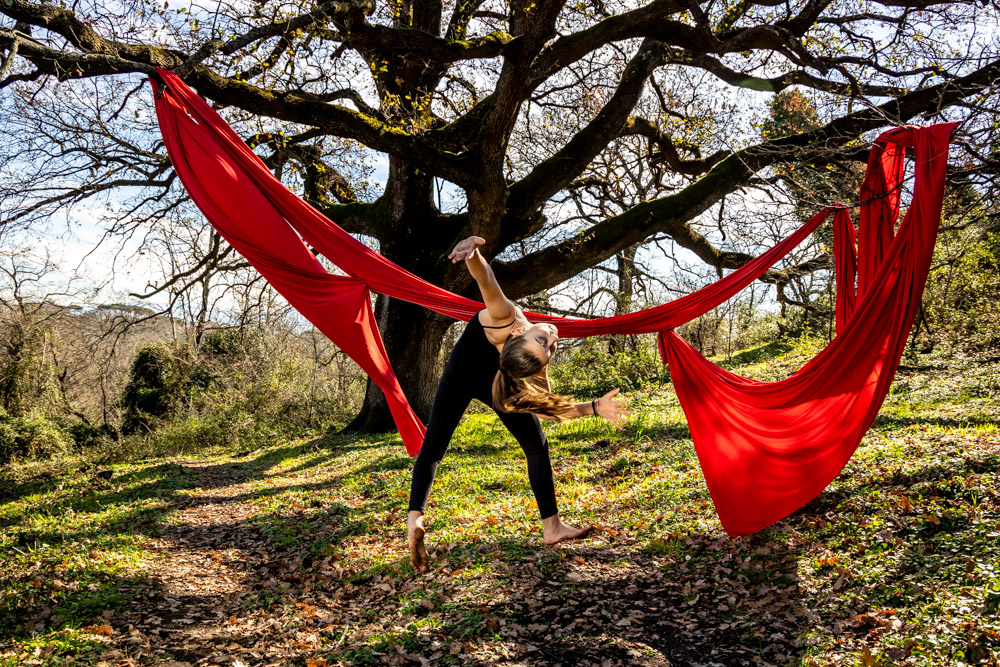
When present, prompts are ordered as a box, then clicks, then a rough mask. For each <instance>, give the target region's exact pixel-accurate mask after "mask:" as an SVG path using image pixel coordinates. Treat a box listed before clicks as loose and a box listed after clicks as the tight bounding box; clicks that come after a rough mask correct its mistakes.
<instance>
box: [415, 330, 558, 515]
mask: <svg viewBox="0 0 1000 667" xmlns="http://www.w3.org/2000/svg"><path fill="white" fill-rule="evenodd" d="M499 357H500V355H499V353H498V352H497V349H496V348H495V347H494V346H493V344H492V343H490V342H489V340H488V339H487V338H486V333H485V332H484V331H483V328H482V325H481V324H480V323H479V318H478V316H477V317H473V318H472V321H471V322H470V323H469V325H468V326H467V327H466V328H465V331H464V332H463V333H462V337H461V338H459V341H458V343H457V344H456V345H455V349H453V350H452V352H451V356H450V357H449V358H448V365H447V366H446V367H445V369H444V374H443V375H442V376H441V384H439V385H438V388H437V393H436V394H434V404H433V406H432V407H431V419H430V422H429V423H428V424H427V435H426V436H425V437H424V443H423V446H422V447H421V448H420V454H419V456H417V460H416V463H414V465H413V481H412V482H411V484H410V511H414V510H416V511H418V512H423V511H424V508H425V507H426V506H427V496H428V495H429V494H430V491H431V484H432V483H433V482H434V474H435V473H436V472H437V467H438V464H439V463H440V462H441V459H442V458H444V453H445V451H446V450H447V449H448V443H449V442H450V441H451V436H452V434H453V433H454V432H455V427H457V426H458V422H459V421H460V420H461V419H462V415H463V414H465V409H466V408H467V407H469V403H470V402H471V401H472V399H473V398H477V399H479V400H480V401H482V402H483V403H485V404H486V405H489V406H491V407H492V405H493V400H492V397H491V388H492V386H493V378H494V377H495V376H496V373H497V369H498V367H499ZM494 411H496V410H494ZM496 413H497V416H498V417H500V421H501V422H503V425H504V426H506V427H507V430H508V431H510V432H511V435H513V436H514V437H515V438H516V439H517V442H518V443H519V444H520V445H521V449H522V450H524V455H525V457H526V458H527V460H528V481H529V482H530V483H531V490H532V492H534V494H535V502H536V503H538V512H539V514H541V517H542V518H543V519H547V518H549V517H550V516H553V515H555V514H556V513H557V512H558V509H557V508H556V491H555V484H554V483H553V480H552V464H551V463H550V462H549V445H548V442H547V441H546V440H545V434H544V433H542V427H541V424H540V423H539V421H538V417H536V416H535V415H532V414H528V413H525V412H499V411H496Z"/></svg>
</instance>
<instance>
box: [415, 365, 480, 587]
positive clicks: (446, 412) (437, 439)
mask: <svg viewBox="0 0 1000 667" xmlns="http://www.w3.org/2000/svg"><path fill="white" fill-rule="evenodd" d="M451 368H452V365H451V364H449V365H448V368H446V369H445V372H444V376H443V377H442V378H441V383H440V384H439V385H438V388H437V393H435V394H434V403H433V405H432V406H431V418H430V422H429V423H428V424H427V434H426V435H425V436H424V442H423V445H422V446H421V447H420V453H419V454H418V455H417V460H416V461H415V462H414V464H413V477H412V478H411V481H410V506H409V512H408V515H407V522H406V523H407V536H408V539H409V543H410V564H412V565H413V569H414V570H416V571H418V572H426V571H427V563H428V560H429V558H428V556H427V550H426V548H425V547H424V524H423V514H424V509H425V508H426V507H427V496H428V495H430V492H431V484H432V483H433V482H434V476H435V475H436V473H437V467H438V464H439V463H440V462H441V459H442V458H444V453H445V451H447V449H448V443H449V442H450V441H451V436H452V434H453V433H454V432H455V427H456V426H458V422H459V421H461V419H462V415H463V414H465V409H466V408H467V407H469V401H471V400H472V396H471V395H470V393H469V392H468V391H467V390H465V389H464V388H463V387H462V385H461V383H457V382H455V381H454V380H453V379H452V377H451V376H450V374H449V370H450V369H451Z"/></svg>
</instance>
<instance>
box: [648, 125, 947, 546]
mask: <svg viewBox="0 0 1000 667" xmlns="http://www.w3.org/2000/svg"><path fill="white" fill-rule="evenodd" d="M952 127H953V125H952V124H946V125H936V126H933V127H929V128H913V129H906V130H904V131H903V132H893V133H889V134H886V135H883V137H882V138H881V139H882V140H883V141H889V142H897V141H898V142H906V143H909V142H910V141H911V140H912V143H913V146H914V151H915V163H916V181H915V184H914V188H913V190H914V197H913V201H912V203H911V205H910V208H909V210H908V211H907V212H906V217H905V219H904V220H903V223H902V224H901V225H900V228H899V232H898V233H897V234H896V235H895V238H893V239H892V240H891V242H889V243H888V244H887V245H886V246H885V255H884V256H883V257H882V258H881V262H880V264H879V267H878V271H877V272H875V274H874V275H873V276H872V277H871V279H870V281H869V283H868V289H867V291H865V292H864V293H862V294H860V295H859V298H858V303H857V305H856V307H855V309H854V312H853V313H852V314H851V316H850V319H849V320H848V321H847V322H846V325H845V326H844V327H843V330H841V331H839V332H838V335H837V337H836V338H834V340H833V341H832V342H831V343H830V345H828V346H827V347H826V349H824V350H823V351H822V352H821V353H820V354H819V355H818V356H817V357H815V358H814V359H813V360H812V361H810V362H809V363H808V364H806V365H805V366H804V367H803V368H802V369H801V370H799V371H798V372H797V373H795V374H794V375H793V376H791V377H790V378H788V379H787V380H783V381H781V382H773V383H767V382H756V381H754V380H749V379H747V378H743V377H740V376H738V375H735V374H733V373H730V372H728V371H726V370H724V369H722V368H719V367H718V366H716V365H715V364H712V363H711V362H709V361H708V360H707V359H705V358H704V357H703V356H701V355H700V354H699V353H698V352H697V350H695V349H694V348H692V347H691V346H690V345H688V343H687V342H685V341H684V340H683V339H682V338H680V337H679V336H677V335H676V334H674V333H673V332H667V333H666V334H663V335H661V337H660V348H661V353H662V354H663V356H664V359H665V360H666V362H667V363H668V364H669V365H670V371H671V379H672V380H673V384H674V389H675V390H676V392H677V397H678V398H679V399H680V402H681V406H682V407H683V408H684V413H685V414H686V415H687V419H688V424H689V426H690V428H691V439H692V440H693V442H694V445H695V450H696V451H697V453H698V459H699V461H700V462H701V467H702V470H703V471H704V473H705V480H706V481H707V483H708V488H709V491H710V492H711V494H712V500H713V501H714V502H715V507H716V510H717V511H718V513H719V518H720V520H721V521H722V525H723V527H724V528H725V529H726V532H728V533H729V534H730V535H749V534H751V533H754V532H756V531H758V530H760V529H761V528H764V527H765V526H768V525H770V524H772V523H774V522H775V521H777V520H779V519H781V518H783V517H786V516H788V515H789V514H791V513H792V512H794V511H795V510H797V509H798V508H800V507H802V506H803V505H804V504H806V503H807V502H809V501H810V500H811V499H813V498H814V497H816V496H817V495H818V494H819V493H820V492H821V491H822V490H823V489H824V488H825V487H826V485H827V484H829V483H830V481H832V480H833V478H834V477H836V476H837V474H838V473H839V472H840V471H841V470H842V469H843V467H844V465H846V463H847V461H848V459H849V458H850V457H851V455H852V454H853V453H854V450H855V449H856V448H857V446H858V444H859V443H860V442H861V438H862V437H863V436H864V434H865V431H867V430H868V427H869V426H871V423H872V421H873V420H874V419H875V415H876V414H877V413H878V410H879V407H881V405H882V401H883V400H885V397H886V394H888V392H889V387H890V385H891V383H892V378H893V376H894V375H895V372H896V367H897V366H898V364H899V358H900V356H901V355H902V353H903V348H904V347H905V345H906V339H907V335H908V334H909V331H910V326H911V325H912V324H913V319H914V318H915V317H916V313H917V309H918V307H919V306H920V297H921V294H922V293H923V288H924V284H925V282H926V280H927V274H928V272H929V270H930V263H931V255H932V253H933V249H934V240H935V238H936V236H937V229H938V221H939V219H940V216H941V204H942V199H943V193H944V181H945V168H946V165H947V160H946V158H947V154H948V141H949V136H950V134H951V129H952ZM890 145H891V144H890ZM897 145H899V144H897ZM877 148H878V146H877ZM877 148H876V149H877ZM874 152H875V151H874V150H873V153H874ZM887 152H889V153H892V154H895V153H896V151H894V150H893V151H887ZM882 164H885V163H884V162H883V163H882ZM892 164H893V168H894V169H899V170H900V171H899V173H898V174H897V173H888V174H878V175H876V176H874V177H873V179H875V180H882V181H883V182H889V183H891V182H898V178H900V177H901V170H902V162H901V161H895V160H894V161H893V163H892ZM883 177H885V178H883ZM875 193H876V194H877V193H878V191H877V190H876V191H875ZM871 210H872V213H871V217H870V218H869V222H871V223H872V224H874V225H877V226H878V228H880V229H883V230H888V231H887V232H886V233H891V231H892V230H891V227H889V226H887V225H885V219H884V218H881V217H880V216H883V215H884V216H889V215H895V213H894V212H893V210H892V208H891V207H885V206H873V207H872V209H871Z"/></svg>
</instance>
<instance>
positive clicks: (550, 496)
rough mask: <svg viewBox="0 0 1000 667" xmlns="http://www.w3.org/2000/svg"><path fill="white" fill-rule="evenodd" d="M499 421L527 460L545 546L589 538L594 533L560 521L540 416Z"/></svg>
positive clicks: (509, 415) (508, 415)
mask: <svg viewBox="0 0 1000 667" xmlns="http://www.w3.org/2000/svg"><path fill="white" fill-rule="evenodd" d="M497 416H498V417H500V421H502V422H503V425H504V426H506V427H507V430H508V431H510V432H511V435H513V436H514V437H515V438H516V439H517V442H518V444H520V445H521V449H522V450H524V456H525V458H526V459H527V461H528V482H529V483H530V484H531V491H532V493H534V494H535V502H536V503H537V504H538V513H539V514H540V515H541V517H542V529H543V537H544V540H545V543H546V544H556V543H557V542H562V541H563V540H571V539H575V538H581V537H586V536H587V535H589V534H590V532H591V531H592V530H593V528H592V527H588V528H574V527H573V526H568V525H566V524H564V523H563V522H562V521H561V520H560V518H559V509H558V507H557V506H556V489H555V481H554V480H553V478H552V463H551V461H550V460H549V443H548V440H546V439H545V434H544V433H543V432H542V425H541V423H540V422H539V420H538V417H536V416H535V415H532V414H527V413H524V412H499V411H497Z"/></svg>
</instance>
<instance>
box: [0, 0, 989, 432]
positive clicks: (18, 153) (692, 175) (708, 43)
mask: <svg viewBox="0 0 1000 667" xmlns="http://www.w3.org/2000/svg"><path fill="white" fill-rule="evenodd" d="M995 20H996V16H995V10H994V9H993V8H991V7H984V6H982V5H980V4H979V3H976V2H971V1H968V2H931V1H928V0H915V1H913V2H901V1H899V0H842V1H833V0H800V1H798V2H780V3H775V2H773V1H770V0H762V1H760V2H752V1H746V2H739V3H727V2H711V1H710V2H695V1H689V0H653V1H652V2H649V3H648V4H629V3H611V4H609V3H606V2H594V3H589V4H588V3H580V4H576V5H570V4H565V3H563V2H560V1H559V0H539V1H538V2H522V1H520V0H515V1H513V2H494V1H491V0H468V1H465V0H458V1H457V2H454V3H451V2H443V1H442V0H393V1H392V2H388V3H384V4H376V3H374V2H372V1H371V0H347V1H341V0H330V1H326V2H319V3H314V2H280V1H277V0H265V1H259V2H255V3H253V4H251V5H249V6H244V5H228V4H219V5H218V6H216V7H213V8H211V9H209V10H206V9H204V8H202V7H200V6H198V5H195V4H193V3H191V4H188V5H186V6H179V7H173V8H171V7H170V4H169V3H168V2H165V3H164V4H163V5H162V6H161V5H160V4H158V3H154V2H150V1H149V0H125V1H124V2H115V3H106V2H105V1H104V0H87V1H86V2H83V3H76V4H74V5H73V7H72V8H67V7H65V6H61V5H54V4H47V3H38V2H31V1H30V0H4V2H3V3H2V4H0V21H2V22H0V49H3V56H2V60H0V88H3V89H4V94H3V95H2V96H0V116H2V120H0V131H2V132H3V133H4V134H5V135H6V137H5V139H4V141H3V142H0V143H2V144H3V148H2V149H0V150H2V151H3V152H4V154H3V157H0V173H2V174H3V179H2V180H3V191H2V192H0V206H2V208H3V211H4V214H3V221H2V223H0V224H3V225H6V226H8V227H9V226H11V225H14V224H18V225H28V226H31V225H34V224H40V221H41V220H44V219H46V216H50V215H51V214H52V212H53V211H54V210H55V209H57V208H60V207H68V206H72V205H74V204H79V203H81V202H84V201H86V200H87V199H89V198H92V197H102V196H103V197H104V201H105V202H106V203H107V204H108V205H109V207H110V209H111V210H110V211H109V212H108V213H107V214H106V215H105V216H104V217H103V219H102V221H101V222H100V224H103V225H105V226H106V228H107V230H108V231H109V232H111V233H119V234H134V233H136V232H137V231H139V230H148V229H149V228H151V227H156V226H163V225H170V224H172V223H171V221H170V220H171V216H170V215H169V213H170V212H172V211H173V210H175V209H178V208H179V207H183V206H184V197H183V192H182V190H181V189H180V188H179V186H178V184H177V183H176V179H175V178H174V175H173V172H172V171H171V169H170V166H169V161H168V160H167V159H166V157H165V155H164V153H163V149H162V145H161V144H160V142H159V140H158V139H157V135H156V132H155V128H153V126H152V122H153V121H152V118H151V115H150V105H149V101H148V98H141V96H137V93H139V92H141V91H143V90H144V88H143V84H142V83H141V82H137V79H136V78H135V77H134V76H133V77H120V76H117V75H120V74H126V73H136V72H138V73H150V72H152V71H153V70H152V68H153V67H154V66H159V67H165V68H170V69H173V70H175V71H176V72H178V73H179V74H180V75H181V76H183V77H184V78H185V80H186V81H187V82H188V83H189V84H190V85H192V86H193V87H194V88H195V89H196V90H197V91H198V92H199V93H200V94H202V95H203V96H205V97H207V98H208V99H210V100H211V101H212V102H213V103H214V104H215V105H216V106H217V107H218V108H220V109H222V110H223V112H224V113H225V114H226V115H227V118H228V120H230V122H232V123H233V124H234V125H235V126H236V127H237V129H238V130H239V131H240V132H241V133H243V135H244V136H248V137H249V141H250V143H251V145H253V146H255V147H256V148H257V149H258V150H259V151H260V152H261V154H262V155H263V156H264V157H265V159H267V160H268V161H269V162H270V164H271V165H272V167H273V168H274V169H275V170H276V171H277V172H278V173H280V174H281V175H282V176H283V177H284V178H285V180H286V182H287V183H289V185H290V186H292V187H293V188H298V189H299V191H300V192H301V193H302V194H303V195H304V196H306V197H307V198H308V199H309V200H310V201H312V202H313V203H314V204H315V205H316V206H318V207H319V208H320V209H321V210H322V211H323V212H324V213H325V214H326V215H328V216H329V217H330V218H331V219H333V220H335V221H337V222H338V223H339V224H341V225H342V226H343V227H345V228H346V229H347V230H349V231H351V232H352V233H356V234H360V235H362V236H363V237H365V238H366V239H369V240H371V242H372V243H373V244H374V245H376V246H377V247H378V249H379V251H380V252H381V253H382V254H384V255H385V256H386V257H388V258H389V259H391V260H393V261H395V262H397V263H398V264H400V265H402V266H404V267H406V268H407V269H409V270H411V271H413V272H415V273H416V274H418V275H420V276H422V277H424V278H426V279H428V280H430V281H431V282H434V283H437V284H440V285H443V286H444V287H446V288H448V289H451V290H454V291H458V292H465V293H470V292H471V291H474V290H473V286H472V284H471V281H470V279H469V277H468V276H467V274H466V272H465V271H464V270H463V267H461V266H452V265H450V264H449V263H448V262H447V261H446V255H447V251H448V249H449V248H450V246H451V245H453V244H454V242H455V241H456V240H458V239H460V238H462V237H464V236H467V235H469V234H476V235H479V236H482V237H483V238H485V239H486V245H485V247H484V252H485V254H486V255H487V257H489V258H498V259H497V260H496V261H495V262H494V266H495V270H496V272H497V275H498V278H499V280H500V282H501V283H502V284H503V285H504V287H505V289H506V290H507V292H508V293H509V294H510V295H511V296H512V297H514V298H523V297H528V296H529V295H532V294H535V293H537V292H539V291H542V290H547V289H550V288H553V287H555V286H557V285H559V284H560V283H562V282H564V281H565V280H567V279H570V278H571V277H573V276H574V275H576V274H578V273H579V272H580V271H581V270H583V269H585V268H587V267H591V266H594V265H596V264H599V263H601V262H603V261H605V260H607V259H609V258H611V257H613V256H615V255H617V254H619V253H624V252H626V251H627V249H629V248H631V247H633V246H635V245H636V244H642V243H645V242H648V241H649V240H650V239H653V238H661V237H662V238H669V240H670V241H671V242H672V243H673V244H675V245H676V246H678V247H681V248H684V249H686V250H687V251H690V252H691V253H693V255H694V256H695V257H697V258H698V259H700V260H701V261H702V262H704V263H705V264H707V265H708V266H710V267H712V268H713V269H715V270H717V271H723V270H725V269H732V268H735V267H737V266H739V265H741V264H742V263H743V262H745V261H746V260H747V259H748V258H749V256H750V254H752V253H747V252H745V251H743V250H736V249H732V248H731V247H730V246H728V245H727V244H725V243H722V242H721V241H722V240H721V239H719V238H718V237H715V236H713V235H711V234H706V233H703V232H704V231H705V229H704V227H703V226H702V224H701V222H702V221H700V216H708V217H709V219H711V214H712V213H713V207H715V206H716V205H717V204H719V203H720V202H721V201H722V199H723V198H725V197H727V196H729V195H732V194H734V193H737V192H739V191H741V189H743V188H747V187H752V186H755V185H756V186H765V185H767V184H768V183H769V182H773V180H774V179H775V178H776V176H775V174H774V172H773V171H771V170H772V169H773V168H774V167H775V166H776V165H779V164H781V165H788V164H809V165H819V166H822V165H826V164H834V163H838V162H842V161H845V160H846V161H850V160H852V159H854V160H856V159H858V158H860V157H861V156H862V155H863V153H864V151H865V147H864V146H863V144H862V143H861V140H863V139H867V138H870V136H871V134H868V133H871V132H874V131H876V130H878V129H880V128H885V127H887V126H890V125H893V124H899V123H906V122H910V121H911V120H914V119H918V120H921V121H923V120H935V119H940V118H943V117H956V116H958V117H966V118H968V119H969V120H968V124H969V126H970V127H979V125H977V124H981V123H983V122H984V121H982V120H981V119H982V118H983V117H985V116H986V115H987V114H988V110H989V109H990V107H991V106H995V98H994V89H993V87H992V86H993V82H994V81H995V79H996V78H997V76H998V75H1000V60H998V59H997V58H998V54H997V44H996V43H995V42H990V41H988V38H986V41H984V39H983V38H980V37H979V36H978V35H979V34H981V33H979V32H977V31H976V29H975V28H976V26H977V25H983V24H985V23H991V24H995ZM943 34H946V35H949V37H948V38H947V39H944V38H942V37H940V35H943ZM112 75H116V76H112ZM793 86H798V87H801V88H806V89H811V90H812V91H813V93H814V94H815V95H816V96H817V97H818V98H819V100H820V102H819V103H818V106H817V118H818V122H819V124H818V125H817V126H816V127H813V128H807V129H805V131H801V132H798V133H795V134H792V135H790V136H784V137H780V138H770V137H768V138H764V139H761V134H760V131H759V130H760V125H761V123H762V120H763V114H762V113H758V112H756V111H755V109H756V108H758V107H760V106H761V101H765V104H764V105H763V106H764V109H765V113H766V100H768V99H770V97H772V96H773V95H775V94H777V93H780V92H781V91H783V90H786V89H789V88H790V87H793ZM647 97H648V98H650V99H656V100H657V102H658V103H659V105H660V109H659V110H658V111H656V112H655V113H654V114H653V115H652V116H651V117H645V116H640V115H635V114H633V110H634V109H636V108H641V107H637V105H638V104H639V102H640V101H641V100H643V99H644V98H647ZM692 104H694V105H695V106H698V107H700V108H701V109H703V110H704V111H702V112H700V113H698V114H689V113H685V111H684V107H685V105H689V106H690V105H692ZM637 135H638V136H642V137H644V138H645V139H646V141H648V142H649V143H650V144H651V145H653V146H655V150H654V151H653V154H654V155H655V160H654V159H653V156H651V157H650V160H651V161H655V162H656V163H657V164H658V168H660V169H662V170H663V172H664V174H665V175H664V183H665V184H666V185H665V187H663V189H662V190H660V191H658V193H657V196H656V197H655V198H651V199H646V200H643V201H638V202H636V203H635V204H634V205H632V206H631V207H629V208H627V209H626V210H623V211H620V212H617V213H615V214H614V215H611V216H610V217H604V218H597V219H594V220H592V221H584V220H578V221H575V222H574V223H572V224H563V220H562V218H561V217H560V215H559V210H558V205H557V203H556V198H557V197H558V196H559V194H560V193H561V192H563V191H565V190H566V189H567V188H569V187H570V186H571V185H572V184H573V183H575V182H578V181H579V180H580V179H581V178H584V179H585V178H586V174H587V171H588V168H589V167H590V165H591V164H593V163H594V161H595V160H597V159H598V158H599V156H601V155H602V154H603V153H604V152H605V151H607V150H615V147H616V146H617V145H618V144H619V142H622V141H629V140H631V138H633V137H635V136H637ZM374 153H379V154H382V155H384V156H385V157H384V158H383V159H384V164H385V165H386V167H385V176H386V178H385V187H384V189H382V190H381V191H379V192H372V182H373V175H372V172H371V171H370V166H369V165H370V164H371V158H372V156H373V154H374ZM980 157H981V156H980ZM976 164H977V165H981V164H983V162H982V161H979V162H977V163H976ZM974 168H978V167H974ZM366 170H367V171H366ZM441 183H447V184H449V185H448V187H447V188H446V189H447V191H448V193H449V195H450V196H449V199H448V204H447V205H445V204H444V199H443V197H442V196H441V193H442V192H443V190H442V189H441ZM120 188H130V190H129V192H128V194H118V193H117V192H118V190H119V189H120ZM435 195H437V197H436V196H435ZM221 253H222V251H221V250H220V252H219V254H221ZM211 255H212V253H208V254H207V255H206V257H210V256H211ZM213 261H214V260H209V261H207V262H206V263H204V264H203V265H202V268H203V269H204V270H210V269H211V270H214V269H217V268H221V267H219V266H217V265H213V264H212V262H213ZM827 264H828V262H827V260H826V259H825V258H823V257H812V258H808V259H806V260H804V262H803V263H801V264H799V265H796V266H786V267H784V268H783V269H781V270H779V273H778V274H774V273H772V274H771V275H770V276H769V279H770V280H772V281H775V282H786V283H787V282H788V280H790V279H791V277H793V276H794V275H802V274H805V273H808V272H810V271H811V270H813V269H815V268H817V267H822V266H826V265H827ZM186 270H190V269H189V268H186V269H185V271H186ZM188 282H189V283H190V281H188ZM190 287H191V288H192V289H194V288H196V286H195V285H191V286H190ZM376 314H377V317H378V320H379V326H380V328H381V330H382V332H383V335H384V337H385V342H386V347H387V350H388V353H389V356H390V358H391V360H392V361H393V363H394V365H395V368H396V371H397V373H398V375H399V376H400V381H401V383H402V385H403V387H404V389H405V390H406V391H407V393H408V395H409V396H410V398H411V401H412V402H413V404H414V405H415V407H416V408H417V410H418V411H419V412H421V413H424V414H426V412H427V410H428V408H429V404H430V400H431V397H432V395H433V391H434V386H435V379H436V378H435V377H434V375H435V368H436V362H437V359H438V356H439V351H440V345H441V340H442V338H443V334H444V332H445V330H446V329H447V327H448V326H449V324H450V323H449V322H448V321H447V320H446V319H445V318H443V317H440V316H438V315H435V314H432V313H429V312H426V311H424V310H423V309H421V308H419V307H417V306H412V305H410V304H406V303H402V302H399V301H396V300H391V299H387V298H384V297H379V299H378V301H377V304H376ZM388 424H389V418H388V412H387V410H386V409H385V405H384V400H383V399H382V397H381V394H380V392H379V391H378V390H377V389H376V388H375V387H374V385H371V384H369V387H368V392H367V395H366V402H365V409H364V410H363V411H362V413H361V414H360V415H359V417H358V419H357V420H355V425H356V426H363V427H368V428H383V427H385V426H387V425H388Z"/></svg>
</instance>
